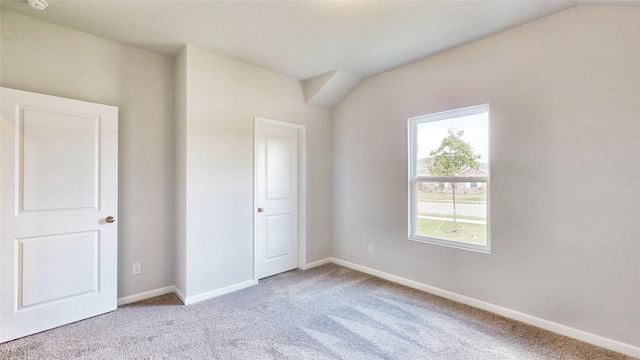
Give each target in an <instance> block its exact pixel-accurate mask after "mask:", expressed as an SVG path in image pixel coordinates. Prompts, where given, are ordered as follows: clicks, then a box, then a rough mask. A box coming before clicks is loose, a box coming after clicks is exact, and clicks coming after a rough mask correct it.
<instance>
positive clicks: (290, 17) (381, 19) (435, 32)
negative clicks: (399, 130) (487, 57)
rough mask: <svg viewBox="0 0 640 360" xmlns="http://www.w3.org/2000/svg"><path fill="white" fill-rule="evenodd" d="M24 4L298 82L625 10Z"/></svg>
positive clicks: (76, 23) (181, 0) (98, 0)
mask: <svg viewBox="0 0 640 360" xmlns="http://www.w3.org/2000/svg"><path fill="white" fill-rule="evenodd" d="M49 3H50V6H49V8H48V9H47V10H44V11H37V10H33V9H31V8H30V7H29V6H28V5H27V3H26V1H24V0H9V1H7V0H2V3H1V8H2V9H6V10H10V11H13V12H17V13H21V14H24V15H27V16H30V17H33V18H37V19H41V20H44V21H48V22H51V23H55V24H59V25H62V26H66V27H69V28H72V29H76V30H80V31H83V32H86V33H90V34H94V35H98V36H101V37H105V38H108V39H112V40H116V41H119V42H122V43H127V44H131V45H134V46H137V47H141V48H145V49H149V50H152V51H156V52H161V53H164V54H170V55H174V54H176V53H177V51H178V49H180V47H181V46H182V45H183V44H192V45H196V46H199V47H202V48H205V49H209V50H211V51H214V52H216V53H219V54H223V55H226V56H229V57H231V58H234V59H237V60H240V61H244V62H246V63H249V64H253V65H256V66H259V67H262V68H265V69H269V70H272V71H274V72H277V73H280V74H284V75H288V76H290V77H292V78H295V79H298V80H306V79H310V78H313V77H316V76H318V75H321V74H324V73H327V72H329V71H334V70H338V69H340V70H342V71H346V72H349V73H352V74H354V75H356V76H358V77H362V78H365V77H368V76H371V75H374V74H377V73H380V72H383V71H386V70H389V69H392V68H395V67H398V66H400V65H404V64H407V63H409V62H412V61H415V60H418V59H421V58H424V57H427V56H430V55H433V54H436V53H438V52H442V51H444V50H447V49H451V48H454V47H457V46H460V45H463V44H466V43H469V42H471V41H474V40H477V39H480V38H483V37H486V36H488V35H491V34H494V33H497V32H500V31H503V30H506V29H509V28H512V27H514V26H518V25H520V24H523V23H526V22H529V21H532V20H535V19H538V18H541V17H544V16H547V15H550V14H553V13H556V12H559V11H562V10H565V9H568V8H570V7H573V6H576V5H580V4H602V3H607V4H615V5H633V6H638V5H640V0H627V1H625V0H622V1H613V2H612V1H597V2H593V1H588V0H555V1H541V0H535V1H528V0H509V1H508V0H503V1H477V0H476V1H452V0H449V1H295V2H293V1H202V0H200V1H191V0H173V1H152V0H141V1H122V0H84V1H68V0H67V1H62V0H49Z"/></svg>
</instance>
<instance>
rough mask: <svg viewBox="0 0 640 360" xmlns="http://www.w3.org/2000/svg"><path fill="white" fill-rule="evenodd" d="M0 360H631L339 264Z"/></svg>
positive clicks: (13, 346)
mask: <svg viewBox="0 0 640 360" xmlns="http://www.w3.org/2000/svg"><path fill="white" fill-rule="evenodd" d="M0 358H2V359H411V360H414V359H456V360H463V359H474V360H476V359H518V360H521V359H608V360H614V359H615V360H618V359H631V358H630V357H626V356H623V355H620V354H617V353H614V352H611V351H608V350H604V349H601V348H598V347H595V346H591V345H588V344H585V343H583V342H580V341H577V340H573V339H569V338H566V337H563V336H559V335H555V334H552V333H550V332H547V331H544V330H540V329H537V328H534V327H531V326H528V325H524V324H521V323H518V322H514V321H511V320H508V319H505V318H502V317H499V316H496V315H492V314H490V313H487V312H485V311H482V310H478V309H474V308H471V307H468V306H465V305H461V304H458V303H454V302H451V301H448V300H445V299H442V298H439V297H436V296H433V295H429V294H426V293H423V292H420V291H417V290H413V289H409V288H406V287H404V286H401V285H397V284H394V283H391V282H388V281H385V280H381V279H379V278H376V277H373V276H370V275H367V274H363V273H360V272H357V271H353V270H350V269H347V268H344V267H341V266H337V265H333V264H330V265H325V266H321V267H317V268H314V269H311V270H307V271H300V270H296V271H292V272H288V273H284V274H280V275H277V276H274V277H271V278H267V279H265V280H261V281H260V284H259V285H257V286H254V287H251V288H248V289H245V290H241V291H238V292H235V293H232V294H229V295H225V296H221V297H218V298H215V299H211V300H208V301H204V302H201V303H198V304H194V305H190V306H183V305H181V304H180V302H179V301H178V299H177V298H176V297H175V296H174V295H165V296H160V297H157V298H153V299H150V300H147V301H143V302H140V303H136V304H131V305H127V306H123V307H120V308H119V309H118V310H117V311H114V312H112V313H109V314H105V315H101V316H97V317H95V318H91V319H88V320H84V321H80V322H77V323H74V324H70V325H66V326H63V327H60V328H57V329H53V330H50V331H46V332H43V333H40V334H36V335H33V336H29V337H25V338H22V339H18V340H14V341H11V342H8V343H5V344H2V345H0Z"/></svg>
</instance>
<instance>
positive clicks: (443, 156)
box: [408, 104, 491, 253]
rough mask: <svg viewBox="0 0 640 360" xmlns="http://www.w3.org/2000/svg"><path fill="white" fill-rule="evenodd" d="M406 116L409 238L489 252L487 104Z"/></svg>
mask: <svg viewBox="0 0 640 360" xmlns="http://www.w3.org/2000/svg"><path fill="white" fill-rule="evenodd" d="M408 122H409V130H408V136H409V239H410V240H414V241H421V242H425V243H431V244H437V245H444V246H450V247H455V248H462V249H467V250H473V251H479V252H485V253H489V252H490V251H491V241H490V237H489V234H490V231H489V221H488V220H489V216H488V215H489V186H488V185H489V105H488V104H485V105H478V106H473V107H468V108H463V109H457V110H451V111H446V112H441V113H436V114H430V115H424V116H417V117H413V118H410V119H409V121H408Z"/></svg>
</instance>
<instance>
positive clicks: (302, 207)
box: [253, 116, 307, 282]
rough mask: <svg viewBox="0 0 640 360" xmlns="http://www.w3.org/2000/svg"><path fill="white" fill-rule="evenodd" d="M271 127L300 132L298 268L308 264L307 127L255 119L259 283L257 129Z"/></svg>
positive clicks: (254, 277) (255, 186)
mask: <svg viewBox="0 0 640 360" xmlns="http://www.w3.org/2000/svg"><path fill="white" fill-rule="evenodd" d="M258 126H270V127H277V128H283V129H288V130H295V131H297V132H298V268H300V269H302V268H305V267H306V264H307V127H306V126H305V125H300V124H294V123H288V122H284V121H278V120H271V119H266V118H262V117H257V116H256V117H255V118H254V128H253V280H254V281H256V282H257V281H258V272H257V269H258V258H257V252H256V249H257V246H258V243H257V239H258V237H257V230H258V229H257V223H258V222H257V220H256V217H257V216H258V181H257V179H258V176H257V175H258V161H257V159H258V145H257V144H258V141H257V140H258V139H257V136H256V134H257V131H256V129H257V127H258Z"/></svg>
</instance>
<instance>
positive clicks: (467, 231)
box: [415, 182, 487, 246]
mask: <svg viewBox="0 0 640 360" xmlns="http://www.w3.org/2000/svg"><path fill="white" fill-rule="evenodd" d="M471 184H472V183H469V182H444V183H441V182H418V183H417V184H416V190H417V191H416V193H417V198H418V199H417V200H418V202H417V209H416V216H417V219H416V220H417V223H416V228H415V232H416V233H415V234H416V235H417V236H422V237H428V238H436V239H443V240H451V241H457V242H462V243H468V244H474V245H481V246H485V245H487V191H486V190H487V183H486V182H475V183H473V184H475V185H476V186H475V187H472V186H471ZM454 199H455V201H454Z"/></svg>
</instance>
